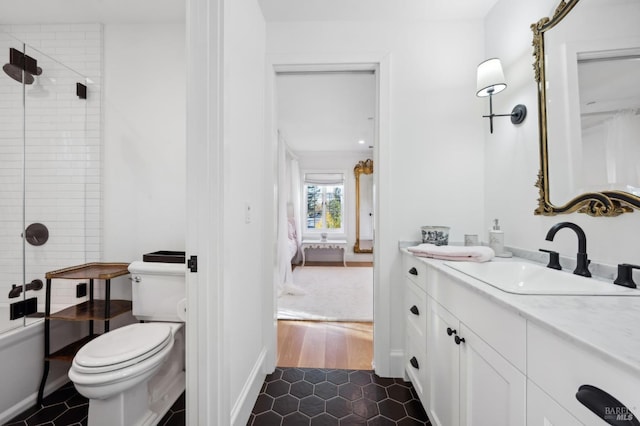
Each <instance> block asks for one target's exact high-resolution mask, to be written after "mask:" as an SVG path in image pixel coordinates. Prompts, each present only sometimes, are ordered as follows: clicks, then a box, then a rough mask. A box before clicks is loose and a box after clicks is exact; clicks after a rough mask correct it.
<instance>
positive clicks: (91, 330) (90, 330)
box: [89, 278, 94, 336]
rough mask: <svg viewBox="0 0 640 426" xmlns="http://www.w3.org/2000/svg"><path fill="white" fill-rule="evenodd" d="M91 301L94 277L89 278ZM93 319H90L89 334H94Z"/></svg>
mask: <svg viewBox="0 0 640 426" xmlns="http://www.w3.org/2000/svg"><path fill="white" fill-rule="evenodd" d="M89 302H91V303H93V278H89ZM93 333H94V330H93V320H89V336H93Z"/></svg>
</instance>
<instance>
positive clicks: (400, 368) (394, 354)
mask: <svg viewBox="0 0 640 426" xmlns="http://www.w3.org/2000/svg"><path fill="white" fill-rule="evenodd" d="M389 372H390V373H391V377H404V350H402V349H392V350H391V351H390V352H389Z"/></svg>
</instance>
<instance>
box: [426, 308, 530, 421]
mask: <svg viewBox="0 0 640 426" xmlns="http://www.w3.org/2000/svg"><path fill="white" fill-rule="evenodd" d="M429 303H430V304H431V307H430V309H429V312H430V317H429V319H428V322H429V328H428V332H427V348H428V350H429V353H430V355H431V357H430V360H431V361H432V363H431V365H430V376H431V380H430V382H429V384H428V386H429V392H428V393H429V395H430V398H429V399H428V400H427V401H426V404H425V405H426V409H427V411H428V413H429V416H430V417H429V418H430V420H431V421H432V423H433V424H435V425H438V426H447V425H492V426H516V425H525V406H526V405H525V403H526V378H525V375H524V374H523V373H522V372H520V371H519V370H518V369H517V368H515V367H514V366H513V365H512V364H511V363H509V362H508V361H507V360H506V359H505V358H504V357H503V356H502V355H500V354H499V353H498V352H497V351H496V350H495V349H493V348H492V347H491V346H489V345H488V344H487V343H486V342H485V341H484V340H483V339H482V338H481V337H480V336H479V335H478V334H476V333H474V332H473V330H472V329H471V328H470V327H469V326H467V325H466V324H465V323H463V322H461V321H460V320H459V319H458V318H456V316H454V315H453V314H452V313H451V312H449V311H448V310H447V309H445V308H444V307H443V306H442V305H440V304H439V303H438V302H436V301H435V300H433V299H431V298H430V299H429Z"/></svg>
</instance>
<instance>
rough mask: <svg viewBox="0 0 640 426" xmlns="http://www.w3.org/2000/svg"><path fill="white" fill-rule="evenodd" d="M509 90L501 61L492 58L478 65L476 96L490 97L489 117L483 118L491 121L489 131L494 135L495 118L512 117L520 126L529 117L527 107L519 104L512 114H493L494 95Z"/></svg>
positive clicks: (514, 122) (513, 121)
mask: <svg viewBox="0 0 640 426" xmlns="http://www.w3.org/2000/svg"><path fill="white" fill-rule="evenodd" d="M506 88H507V83H506V82H505V79H504V72H503V71H502V64H501V63H500V59H497V58H492V59H487V60H486V61H484V62H482V63H481V64H480V65H478V85H477V92H476V96H478V97H480V98H483V97H486V96H488V97H489V115H483V117H485V118H488V119H489V129H490V131H491V133H493V117H511V122H512V123H513V124H520V123H522V122H523V121H524V119H525V117H526V116H527V107H526V106H524V105H522V104H518V105H516V106H515V107H513V110H512V111H511V114H494V113H493V95H495V94H498V93H500V92H502V91H503V90H504V89H506Z"/></svg>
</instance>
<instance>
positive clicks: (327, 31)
mask: <svg viewBox="0 0 640 426" xmlns="http://www.w3.org/2000/svg"><path fill="white" fill-rule="evenodd" d="M483 37H484V30H483V23H482V22H481V21H480V20H478V21H463V22H453V21H440V22H430V23H428V24H427V23H424V22H418V23H416V22H412V23H406V22H403V23H384V24H381V23H361V22H298V23H270V24H268V25H267V52H268V54H271V55H274V56H277V55H278V54H283V55H286V54H288V55H292V54H301V55H316V57H319V56H322V55H332V54H354V55H357V53H358V52H379V53H381V54H389V55H390V62H391V64H390V74H391V77H390V79H391V80H390V84H391V87H390V102H391V105H390V116H389V128H390V134H389V144H390V147H389V150H388V152H389V156H388V157H384V158H381V159H380V164H378V165H377V167H378V170H380V168H382V167H386V168H388V171H389V172H388V173H389V174H388V176H391V182H387V183H386V184H388V185H389V187H390V192H389V193H385V194H380V198H379V200H378V202H379V203H380V204H381V205H384V206H385V207H384V208H387V209H389V210H388V212H389V214H388V216H387V217H391V218H392V220H390V221H388V222H383V223H381V224H380V227H381V228H385V230H384V232H385V233H386V235H387V236H390V237H389V238H388V239H387V241H393V243H392V244H387V246H385V247H381V252H380V256H381V262H382V263H383V264H382V265H376V266H377V267H378V268H380V270H381V271H382V276H381V282H380V283H378V285H380V286H386V288H391V289H392V290H393V291H390V294H391V298H390V300H389V301H388V303H389V307H390V309H391V311H390V318H388V319H383V321H389V324H390V333H389V341H390V346H389V348H386V350H387V351H388V354H387V355H385V357H387V356H389V357H391V354H392V353H398V351H401V349H402V347H403V336H402V333H401V329H402V318H403V315H402V313H401V312H400V309H401V296H400V295H401V292H400V291H398V290H397V286H399V285H400V282H399V280H400V277H401V274H402V271H401V265H400V255H399V252H398V249H397V245H396V242H397V241H398V240H414V241H415V240H418V239H419V238H420V226H422V225H449V226H451V227H452V232H451V240H452V241H462V238H463V235H464V234H467V233H480V232H481V230H482V229H484V228H485V227H486V226H485V220H484V218H483V214H482V212H483V209H484V173H483V165H484V161H483V155H484V151H483V144H482V141H483V131H484V125H485V123H484V122H483V121H482V118H481V115H482V104H481V103H479V101H478V100H477V99H476V97H475V71H476V66H477V64H478V63H479V62H481V61H482V60H483V59H484V52H483V50H484V48H483ZM387 361H388V360H387ZM376 363H377V365H378V366H383V367H382V368H383V369H384V370H385V371H382V373H383V374H390V375H396V376H399V375H402V366H401V365H400V363H397V364H396V365H394V366H391V367H390V368H389V369H388V370H387V369H386V368H385V367H384V366H385V365H386V364H387V362H386V361H384V360H377V361H376Z"/></svg>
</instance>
